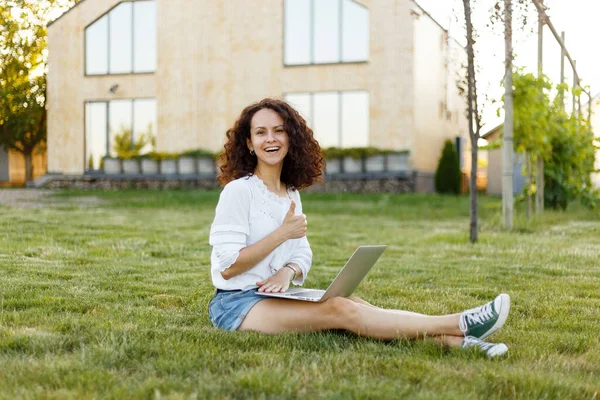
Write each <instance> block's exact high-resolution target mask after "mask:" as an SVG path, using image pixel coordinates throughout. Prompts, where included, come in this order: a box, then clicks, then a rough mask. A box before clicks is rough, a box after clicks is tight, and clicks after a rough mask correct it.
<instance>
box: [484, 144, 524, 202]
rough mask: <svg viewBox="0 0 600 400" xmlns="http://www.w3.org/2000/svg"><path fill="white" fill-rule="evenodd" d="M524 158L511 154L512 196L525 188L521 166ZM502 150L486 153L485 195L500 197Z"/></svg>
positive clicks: (520, 155)
mask: <svg viewBox="0 0 600 400" xmlns="http://www.w3.org/2000/svg"><path fill="white" fill-rule="evenodd" d="M524 164H525V156H524V155H523V154H519V155H517V154H516V153H515V152H513V194H518V193H521V192H522V191H523V188H524V187H525V176H524V175H523V165H524ZM502 165H503V163H502V148H498V149H493V150H489V151H488V172H487V194H491V195H497V196H501V195H502Z"/></svg>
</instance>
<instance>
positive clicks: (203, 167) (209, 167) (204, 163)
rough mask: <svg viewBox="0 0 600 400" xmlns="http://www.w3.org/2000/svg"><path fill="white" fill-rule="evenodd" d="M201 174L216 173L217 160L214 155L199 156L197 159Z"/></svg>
mask: <svg viewBox="0 0 600 400" xmlns="http://www.w3.org/2000/svg"><path fill="white" fill-rule="evenodd" d="M196 165H197V167H198V173H199V174H214V173H215V170H216V164H215V160H214V159H213V158H212V157H199V158H197V159H196Z"/></svg>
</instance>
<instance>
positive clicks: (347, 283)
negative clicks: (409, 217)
mask: <svg viewBox="0 0 600 400" xmlns="http://www.w3.org/2000/svg"><path fill="white" fill-rule="evenodd" d="M386 247H387V246H359V247H358V248H357V249H356V250H355V251H354V254H352V256H351V257H350V259H349V260H348V261H347V262H346V265H344V268H342V270H341V271H340V272H339V273H338V274H337V276H336V277H335V279H334V280H333V282H331V285H329V287H328V288H327V290H320V289H305V288H291V289H288V290H287V291H285V292H284V293H266V292H256V293H257V294H259V295H261V296H269V297H279V298H282V299H291V300H302V301H314V302H323V301H325V300H327V299H329V298H332V297H338V296H339V297H348V296H350V295H351V294H352V292H354V289H356V287H357V286H358V284H359V283H360V282H361V281H362V280H363V278H364V277H365V276H366V275H367V272H369V270H370V269H371V267H373V265H375V262H376V261H377V260H378V259H379V256H381V254H383V251H384V250H385V248H386Z"/></svg>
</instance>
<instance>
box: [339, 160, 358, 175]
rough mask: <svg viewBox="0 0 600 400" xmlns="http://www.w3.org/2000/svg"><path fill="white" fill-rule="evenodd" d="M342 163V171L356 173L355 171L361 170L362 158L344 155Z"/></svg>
mask: <svg viewBox="0 0 600 400" xmlns="http://www.w3.org/2000/svg"><path fill="white" fill-rule="evenodd" d="M343 165H344V173H347V174H356V173H360V172H363V170H362V160H361V159H360V158H359V159H356V158H352V157H344V159H343Z"/></svg>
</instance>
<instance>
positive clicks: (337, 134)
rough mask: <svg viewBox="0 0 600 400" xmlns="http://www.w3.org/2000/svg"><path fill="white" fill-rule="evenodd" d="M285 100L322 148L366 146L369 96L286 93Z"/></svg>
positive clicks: (341, 93) (367, 94)
mask: <svg viewBox="0 0 600 400" xmlns="http://www.w3.org/2000/svg"><path fill="white" fill-rule="evenodd" d="M285 100H286V101H287V102H288V103H289V104H291V105H292V106H293V107H294V108H295V109H296V110H298V112H299V113H300V114H301V115H302V116H303V117H304V118H305V119H306V121H307V122H308V125H309V126H310V127H311V128H312V130H313V132H314V134H315V138H316V139H317V141H318V142H319V144H320V145H321V147H322V148H326V147H332V146H333V147H364V146H368V145H369V93H368V92H365V91H351V92H350V91H349V92H316V93H289V94H286V95H285Z"/></svg>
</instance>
